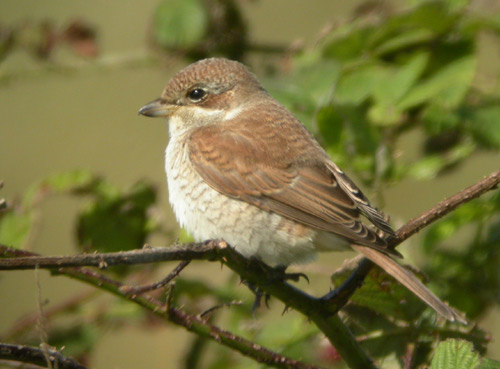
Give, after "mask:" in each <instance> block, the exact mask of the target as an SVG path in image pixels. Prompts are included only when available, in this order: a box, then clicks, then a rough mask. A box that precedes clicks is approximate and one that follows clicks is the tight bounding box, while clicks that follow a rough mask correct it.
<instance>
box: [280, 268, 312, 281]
mask: <svg viewBox="0 0 500 369" xmlns="http://www.w3.org/2000/svg"><path fill="white" fill-rule="evenodd" d="M286 268H287V267H286V266H285V267H283V266H278V267H275V268H274V271H275V272H276V273H277V276H278V277H279V278H281V279H282V280H283V281H290V280H291V281H294V282H299V281H300V278H304V279H305V280H306V281H307V283H309V277H308V276H307V275H305V274H304V273H286V272H285V270H286Z"/></svg>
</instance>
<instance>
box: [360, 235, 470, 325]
mask: <svg viewBox="0 0 500 369" xmlns="http://www.w3.org/2000/svg"><path fill="white" fill-rule="evenodd" d="M351 247H352V248H353V249H354V250H356V251H358V252H359V253H361V254H362V255H364V256H365V257H367V258H368V259H370V260H371V261H372V262H374V263H375V264H377V265H378V266H379V267H381V268H382V269H383V270H385V271H386V272H387V273H389V274H390V275H391V276H393V277H394V278H396V280H397V281H398V282H399V283H401V284H402V285H403V286H405V287H406V288H408V289H409V290H410V291H411V292H413V293H414V294H415V295H416V296H417V297H418V298H420V299H421V300H422V301H423V302H425V303H426V304H427V305H429V306H430V307H431V308H433V309H434V310H435V311H436V312H437V313H438V314H439V315H441V316H443V317H444V318H446V319H448V320H449V321H452V322H453V321H459V322H461V323H463V324H467V321H466V320H465V319H464V318H463V317H462V316H461V315H460V314H459V313H457V312H456V311H455V310H454V309H452V308H451V307H450V306H448V305H447V304H446V303H444V302H443V301H441V300H440V299H439V298H438V297H437V296H436V295H434V294H433V293H432V292H431V291H430V290H429V289H428V288H427V287H426V286H425V285H424V284H423V283H422V282H421V281H420V280H419V279H418V278H417V276H416V275H415V274H413V273H412V272H411V271H410V270H408V269H406V268H405V267H403V266H401V265H399V264H398V263H397V262H396V261H394V260H393V259H392V258H391V257H390V256H388V255H385V254H383V253H381V252H380V251H377V250H374V249H372V248H369V247H366V246H359V245H351Z"/></svg>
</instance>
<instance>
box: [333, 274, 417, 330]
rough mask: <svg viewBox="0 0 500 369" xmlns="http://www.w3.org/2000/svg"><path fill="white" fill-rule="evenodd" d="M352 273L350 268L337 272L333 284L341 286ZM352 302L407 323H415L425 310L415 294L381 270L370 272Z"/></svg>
mask: <svg viewBox="0 0 500 369" xmlns="http://www.w3.org/2000/svg"><path fill="white" fill-rule="evenodd" d="M351 272H352V270H351V269H348V268H345V269H342V270H340V271H337V272H335V273H334V274H333V275H332V277H331V279H332V282H333V284H334V285H335V286H340V285H341V284H342V283H343V282H344V281H345V280H346V279H347V278H348V276H349V275H350V274H351ZM350 302H351V303H352V304H355V305H357V306H359V307H363V308H367V309H369V310H372V311H374V312H376V313H378V314H382V315H386V316H388V317H391V318H392V319H401V320H405V321H414V320H415V319H416V318H417V317H418V316H419V315H420V314H421V313H422V311H423V310H424V309H425V306H424V304H423V303H421V302H420V301H419V300H418V298H417V297H416V296H415V295H414V294H412V293H411V292H410V291H409V290H408V289H406V288H405V287H403V286H402V285H401V284H399V283H398V282H396V280H395V279H394V278H392V277H391V276H389V275H388V274H387V273H385V272H384V271H382V270H381V269H380V268H374V269H372V270H371V271H370V273H369V275H368V277H367V278H366V279H365V281H364V283H363V286H362V287H361V288H360V289H359V290H358V291H357V292H356V293H354V295H353V296H352V298H351V300H350Z"/></svg>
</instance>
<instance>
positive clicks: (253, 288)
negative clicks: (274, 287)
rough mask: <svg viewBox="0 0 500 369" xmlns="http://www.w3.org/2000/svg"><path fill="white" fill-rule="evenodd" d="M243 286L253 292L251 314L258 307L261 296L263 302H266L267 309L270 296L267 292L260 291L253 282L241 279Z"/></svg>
mask: <svg viewBox="0 0 500 369" xmlns="http://www.w3.org/2000/svg"><path fill="white" fill-rule="evenodd" d="M241 282H242V283H243V284H244V285H245V286H247V287H248V289H249V290H250V291H252V292H253V294H254V295H255V300H254V301H253V305H252V314H254V313H255V311H256V310H257V309H258V308H259V307H260V303H261V301H262V298H263V297H264V304H266V307H267V308H268V309H269V299H270V298H271V296H270V295H269V294H268V293H265V292H264V291H262V290H261V289H260V288H259V287H257V286H256V285H255V284H253V283H251V282H248V281H245V280H242V281H241Z"/></svg>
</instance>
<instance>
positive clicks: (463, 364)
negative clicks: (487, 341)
mask: <svg viewBox="0 0 500 369" xmlns="http://www.w3.org/2000/svg"><path fill="white" fill-rule="evenodd" d="M473 349H474V347H473V345H472V343H470V342H467V341H463V340H453V339H450V340H446V341H444V342H441V343H440V344H439V345H438V347H437V348H436V350H435V351H434V356H433V358H432V362H431V366H430V368H429V369H477V368H479V364H480V359H479V355H478V354H477V353H476V352H474V350H473Z"/></svg>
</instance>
